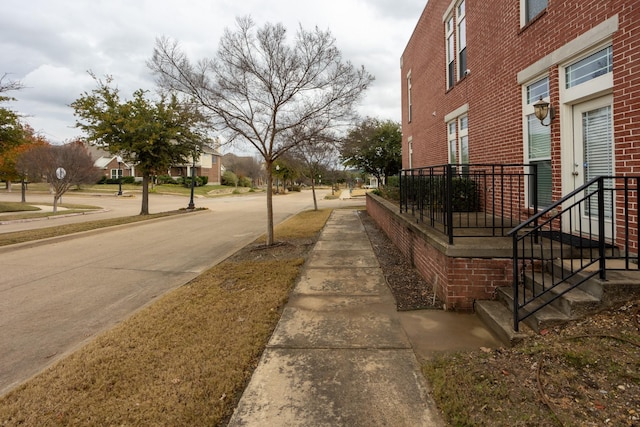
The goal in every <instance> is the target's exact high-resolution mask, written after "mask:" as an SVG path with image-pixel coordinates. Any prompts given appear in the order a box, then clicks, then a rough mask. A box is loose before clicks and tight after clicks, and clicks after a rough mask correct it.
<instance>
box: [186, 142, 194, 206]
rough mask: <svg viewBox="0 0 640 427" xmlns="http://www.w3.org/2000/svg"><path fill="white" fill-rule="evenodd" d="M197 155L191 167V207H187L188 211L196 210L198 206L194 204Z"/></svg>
mask: <svg viewBox="0 0 640 427" xmlns="http://www.w3.org/2000/svg"><path fill="white" fill-rule="evenodd" d="M195 172H196V153H194V154H193V165H192V166H191V199H189V205H188V206H187V209H191V210H193V209H195V208H196V205H195V203H193V187H194V185H195V181H196V174H195Z"/></svg>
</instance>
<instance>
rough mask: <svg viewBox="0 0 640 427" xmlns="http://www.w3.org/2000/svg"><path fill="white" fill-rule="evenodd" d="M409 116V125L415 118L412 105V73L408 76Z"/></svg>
mask: <svg viewBox="0 0 640 427" xmlns="http://www.w3.org/2000/svg"><path fill="white" fill-rule="evenodd" d="M407 108H408V111H407V116H408V120H409V123H411V120H412V118H413V104H412V97H411V71H409V74H407Z"/></svg>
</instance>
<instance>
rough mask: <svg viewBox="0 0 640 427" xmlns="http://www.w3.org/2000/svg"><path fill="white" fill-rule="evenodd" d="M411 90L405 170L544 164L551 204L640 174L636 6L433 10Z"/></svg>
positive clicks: (519, 2)
mask: <svg viewBox="0 0 640 427" xmlns="http://www.w3.org/2000/svg"><path fill="white" fill-rule="evenodd" d="M401 80H402V129H403V168H405V169H410V168H415V167H421V166H429V165H438V164H444V163H524V164H530V163H533V164H537V165H538V174H539V180H538V191H539V201H540V206H544V205H546V204H549V203H550V202H551V200H558V199H559V198H560V197H561V196H562V195H563V194H566V193H568V192H569V191H571V190H572V189H574V188H576V187H578V186H579V185H580V184H582V183H583V182H585V181H586V180H587V179H589V178H591V177H593V176H596V175H614V174H630V173H638V172H640V140H639V137H640V3H639V2H638V1H637V0H617V1H602V0H563V1H558V0H516V1H514V0H495V1H492V2H491V3H490V4H489V3H487V2H482V1H479V0H453V1H452V0H430V1H429V2H428V4H427V6H426V8H425V9H424V12H423V14H422V16H421V17H420V19H419V21H418V23H417V26H416V28H415V31H414V33H413V35H412V36H411V39H410V40H409V43H408V44H407V47H406V49H405V51H404V53H403V55H402V58H401ZM540 98H542V99H544V100H545V101H547V102H549V103H550V106H551V107H552V108H553V110H554V112H555V118H554V119H553V120H552V122H551V125H550V126H543V125H542V124H541V123H540V121H539V120H537V119H536V117H535V116H534V107H533V105H534V103H536V102H537V101H538V100H539V99H540ZM548 123H549V118H547V119H545V121H544V124H548ZM596 132H597V133H602V135H604V136H603V137H602V138H595V139H594V138H589V137H587V136H588V135H591V134H594V133H596ZM585 141H589V144H587V146H586V147H585ZM594 158H595V159H594Z"/></svg>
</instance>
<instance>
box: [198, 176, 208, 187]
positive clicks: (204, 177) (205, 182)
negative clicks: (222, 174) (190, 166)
mask: <svg viewBox="0 0 640 427" xmlns="http://www.w3.org/2000/svg"><path fill="white" fill-rule="evenodd" d="M200 180H201V181H202V185H207V184H208V183H209V177H208V176H205V175H202V176H200Z"/></svg>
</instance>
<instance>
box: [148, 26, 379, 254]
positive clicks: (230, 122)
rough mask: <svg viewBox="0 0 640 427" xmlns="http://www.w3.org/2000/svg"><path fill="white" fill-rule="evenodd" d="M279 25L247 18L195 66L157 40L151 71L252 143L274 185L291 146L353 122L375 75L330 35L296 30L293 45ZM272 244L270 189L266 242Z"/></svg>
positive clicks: (230, 135)
mask: <svg viewBox="0 0 640 427" xmlns="http://www.w3.org/2000/svg"><path fill="white" fill-rule="evenodd" d="M286 33H287V31H286V29H285V28H284V26H283V25H282V24H270V23H267V24H265V25H264V26H263V27H261V28H256V26H255V25H254V23H253V21H252V20H251V19H250V18H248V17H247V18H239V19H237V28H236V29H235V30H234V31H232V30H229V29H227V30H225V32H224V35H223V36H222V38H221V40H220V44H219V48H218V52H217V56H216V57H215V58H211V59H206V60H202V61H200V62H198V63H197V65H194V64H192V63H191V62H190V61H189V59H188V58H187V56H186V55H185V53H184V52H183V51H182V50H181V49H180V48H179V47H178V44H177V42H175V41H172V40H170V39H166V38H163V39H159V40H157V42H156V47H155V49H154V53H153V57H152V59H151V60H150V61H149V66H150V68H151V69H152V70H153V71H154V72H155V73H156V75H157V77H158V83H159V85H160V86H161V87H162V88H164V89H167V90H172V91H178V92H180V93H183V94H185V95H186V96H188V97H189V98H191V99H193V100H195V101H196V102H198V103H199V104H200V106H201V107H202V108H203V109H204V110H206V111H207V112H208V113H209V114H211V116H212V118H213V119H214V120H215V121H216V124H217V125H216V128H217V129H220V130H224V131H225V132H226V133H227V134H226V135H225V136H226V137H227V140H228V141H230V142H233V141H244V142H247V143H249V144H250V145H252V146H253V147H254V148H255V149H256V150H257V151H258V153H259V154H260V155H261V156H262V158H263V159H264V166H265V171H266V172H267V186H268V187H269V188H272V185H273V170H274V167H273V166H274V162H275V161H276V160H277V159H278V158H279V157H280V156H281V155H283V154H284V153H286V152H287V151H288V150H290V149H291V148H292V147H295V146H297V145H298V144H300V143H302V142H303V141H307V140H311V139H312V138H313V137H315V136H317V135H319V134H320V133H321V132H323V131H325V130H327V129H330V128H332V127H335V126H339V125H341V124H345V123H350V122H352V121H353V119H354V117H355V106H356V103H357V102H358V101H359V100H360V99H361V97H362V95H363V93H364V91H365V90H366V89H367V87H368V86H369V84H370V83H371V81H372V80H373V77H372V76H371V75H370V74H369V73H367V72H366V71H365V70H364V68H360V69H356V68H354V66H353V65H352V64H351V63H349V62H344V61H343V60H342V55H341V53H340V50H339V49H338V48H337V47H336V43H335V39H334V38H333V37H332V36H331V34H330V32H329V31H321V30H319V29H318V28H316V29H314V30H312V31H306V30H304V29H303V28H299V30H298V32H297V35H296V37H295V39H294V41H293V43H292V44H289V43H288V41H287V37H286V35H287V34H286ZM271 244H273V209H272V192H271V191H267V245H271Z"/></svg>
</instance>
